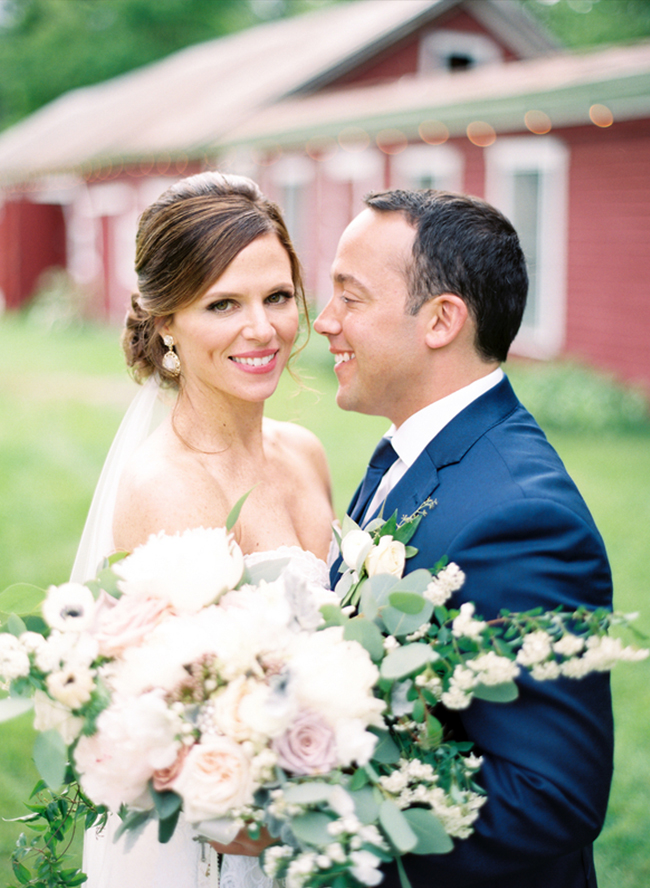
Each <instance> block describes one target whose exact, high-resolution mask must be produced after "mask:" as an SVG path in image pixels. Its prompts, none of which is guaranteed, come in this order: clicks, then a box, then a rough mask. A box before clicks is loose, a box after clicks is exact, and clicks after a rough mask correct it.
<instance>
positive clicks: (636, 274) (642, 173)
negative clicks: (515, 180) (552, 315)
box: [561, 120, 650, 388]
mask: <svg viewBox="0 0 650 888" xmlns="http://www.w3.org/2000/svg"><path fill="white" fill-rule="evenodd" d="M561 136H562V138H564V139H565V141H566V142H567V144H568V145H569V147H570V150H571V167H570V185H569V257H568V258H569V262H568V282H567V284H568V300H567V302H568V309H567V311H568V315H567V330H566V334H567V335H566V351H567V352H568V353H570V354H571V355H573V356H576V357H577V358H585V359H586V360H588V361H589V363H592V364H595V365H597V366H600V367H602V368H604V369H606V370H610V371H612V372H614V373H615V374H617V375H618V376H619V377H621V378H623V379H626V380H629V381H639V382H644V383H645V385H646V387H648V388H650V345H649V337H650V121H647V120H646V121H638V122H629V123H628V122H621V123H618V122H617V123H615V124H614V125H613V126H612V127H611V129H602V130H597V129H596V128H595V127H592V128H589V129H587V128H584V127H583V128H580V129H578V128H576V129H574V130H565V131H563V132H562V133H561Z"/></svg>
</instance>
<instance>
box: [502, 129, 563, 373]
mask: <svg viewBox="0 0 650 888" xmlns="http://www.w3.org/2000/svg"><path fill="white" fill-rule="evenodd" d="M568 160H569V155H568V150H567V148H566V146H565V145H564V144H563V143H562V142H561V141H560V140H559V139H554V138H553V137H550V136H545V137H544V139H543V140H540V139H539V138H538V137H532V138H530V139H529V138H525V137H524V138H512V139H506V138H502V139H499V141H498V142H497V143H495V144H494V145H493V146H491V147H490V148H488V149H487V150H486V196H487V199H488V200H489V201H490V202H491V203H493V204H494V205H495V206H497V207H499V209H501V210H502V211H503V212H504V213H505V214H506V216H508V218H509V219H510V220H511V222H512V223H513V225H514V226H515V228H516V229H517V232H518V234H519V238H520V240H521V245H522V248H523V250H524V253H525V255H526V262H527V264H528V272H529V277H530V287H529V294H528V303H527V306H526V311H525V314H524V318H523V322H522V325H521V330H520V332H519V335H518V336H517V339H516V340H515V343H514V345H513V352H516V353H518V354H524V355H529V356H531V357H538V358H549V357H552V356H554V355H555V354H557V353H558V352H559V351H560V349H561V348H562V345H563V343H564V334H565V313H566V308H565V306H566V256H567V172H568Z"/></svg>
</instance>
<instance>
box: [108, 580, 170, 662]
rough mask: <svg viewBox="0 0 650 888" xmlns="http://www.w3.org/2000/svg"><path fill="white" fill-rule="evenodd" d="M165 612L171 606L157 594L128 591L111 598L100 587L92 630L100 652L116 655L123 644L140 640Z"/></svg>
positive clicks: (135, 643)
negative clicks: (150, 596) (150, 595)
mask: <svg viewBox="0 0 650 888" xmlns="http://www.w3.org/2000/svg"><path fill="white" fill-rule="evenodd" d="M165 612H170V613H171V610H170V608H169V605H168V603H167V602H165V601H163V600H162V599H160V598H139V597H136V596H131V595H123V596H122V597H121V598H113V596H112V595H107V594H106V592H104V591H102V593H101V595H100V597H99V599H98V601H97V610H96V615H95V622H94V624H93V628H92V630H91V631H92V634H93V635H94V637H95V638H96V640H97V643H98V644H99V652H100V653H101V654H103V656H105V657H117V656H119V655H120V654H121V653H122V652H123V651H124V649H125V648H127V647H133V646H135V645H138V644H140V642H141V641H142V639H143V638H144V637H145V635H147V634H148V633H149V632H151V631H152V630H153V629H155V628H156V626H157V625H158V623H160V620H161V618H162V616H163V614H164V613H165Z"/></svg>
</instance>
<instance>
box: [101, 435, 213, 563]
mask: <svg viewBox="0 0 650 888" xmlns="http://www.w3.org/2000/svg"><path fill="white" fill-rule="evenodd" d="M210 481H211V482H212V483H209V482H210ZM227 514H228V507H227V503H226V498H225V496H220V490H219V486H218V484H215V483H214V481H213V479H207V478H205V477H204V473H203V472H202V471H201V468H200V466H199V465H198V464H197V462H196V460H193V459H192V457H191V455H189V454H187V453H183V451H182V449H181V448H179V447H177V446H175V441H174V440H172V439H171V438H170V436H169V433H168V430H166V429H165V428H164V426H163V427H161V428H160V429H159V430H157V431H156V432H155V433H154V434H153V435H152V436H151V437H150V438H148V439H147V441H145V443H144V444H143V445H142V446H141V447H140V448H139V449H138V450H137V451H136V452H135V453H134V455H133V456H132V457H131V459H130V461H129V462H128V464H127V466H126V468H125V470H124V473H123V475H122V478H121V479H120V484H119V488H118V493H117V501H116V504H115V513H114V519H113V536H114V540H115V547H116V549H118V550H124V551H131V550H133V549H134V548H135V547H136V546H138V545H140V544H142V543H144V542H146V540H147V539H148V538H149V536H150V535H151V534H152V533H159V532H160V531H161V530H164V531H165V532H166V533H176V532H178V531H183V530H187V528H189V527H200V526H204V527H208V526H218V525H219V524H223V523H224V521H225V519H226V517H227Z"/></svg>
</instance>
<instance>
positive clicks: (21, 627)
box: [7, 614, 27, 638]
mask: <svg viewBox="0 0 650 888" xmlns="http://www.w3.org/2000/svg"><path fill="white" fill-rule="evenodd" d="M7 629H8V630H9V631H10V632H11V634H12V635H15V637H16V638H20V636H21V635H22V634H23V632H25V630H26V629H27V626H25V622H24V620H21V618H20V617H19V616H17V615H16V614H10V616H9V619H8V620H7Z"/></svg>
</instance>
